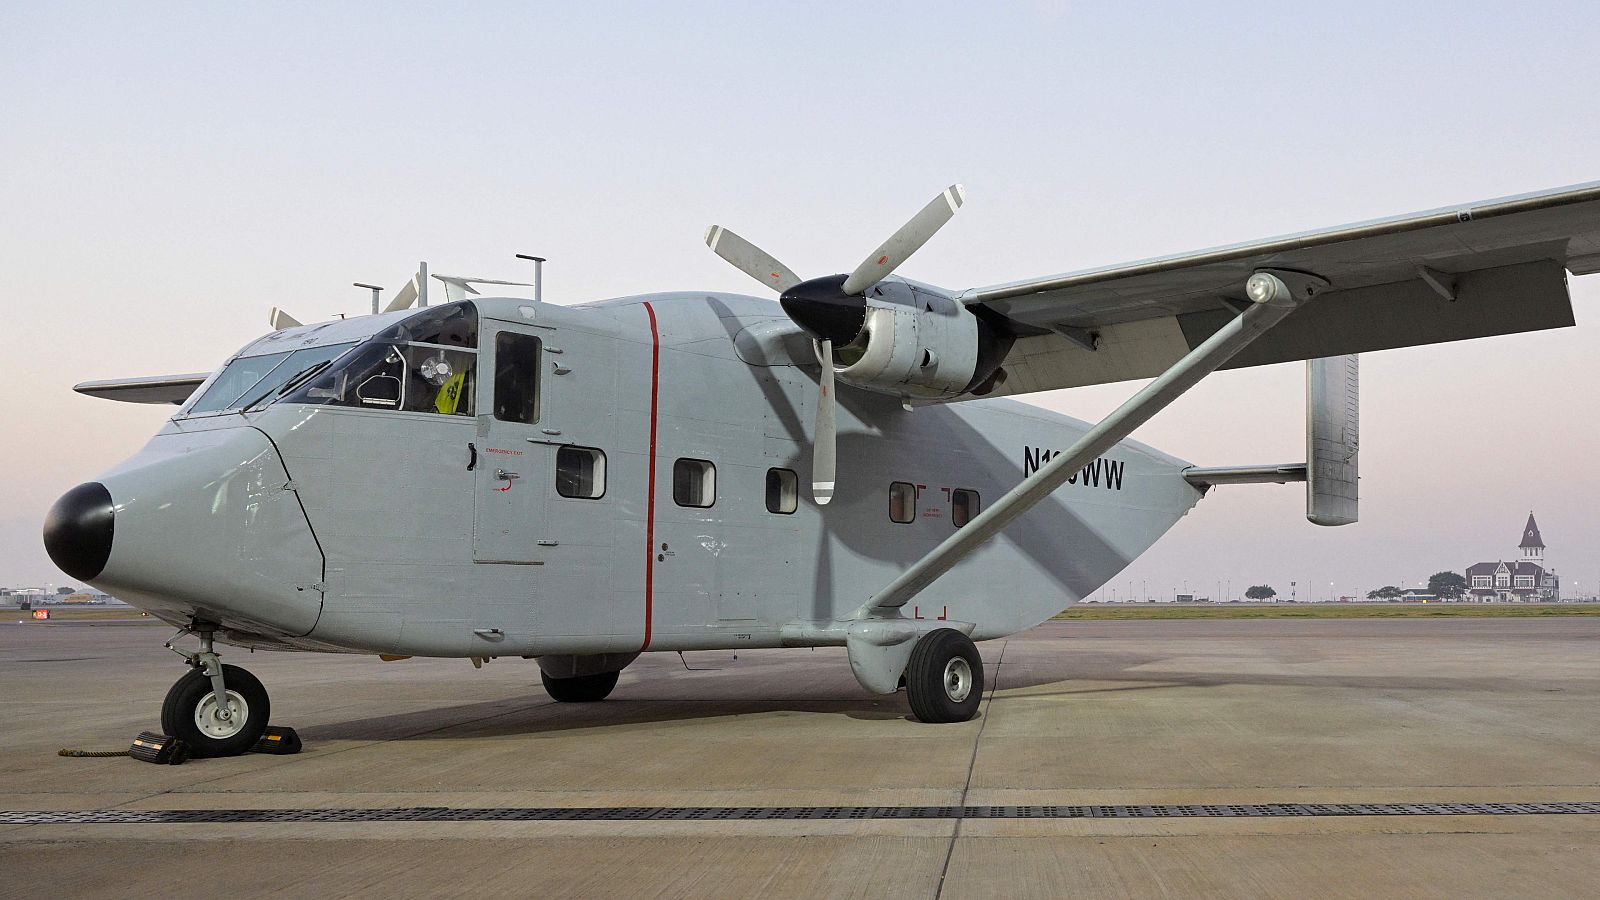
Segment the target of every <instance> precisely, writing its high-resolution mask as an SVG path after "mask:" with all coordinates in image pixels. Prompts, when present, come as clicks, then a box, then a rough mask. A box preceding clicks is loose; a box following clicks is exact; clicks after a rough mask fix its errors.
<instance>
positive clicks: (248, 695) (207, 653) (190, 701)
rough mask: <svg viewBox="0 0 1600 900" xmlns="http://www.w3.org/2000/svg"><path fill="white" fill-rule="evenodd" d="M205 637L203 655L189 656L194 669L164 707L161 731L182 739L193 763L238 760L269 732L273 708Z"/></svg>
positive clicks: (256, 684)
mask: <svg viewBox="0 0 1600 900" xmlns="http://www.w3.org/2000/svg"><path fill="white" fill-rule="evenodd" d="M199 636H200V652H198V653H195V654H192V655H190V654H185V655H186V656H187V657H188V660H189V664H190V665H191V666H193V668H191V669H190V670H189V671H188V672H187V673H185V674H184V676H183V677H182V678H179V679H178V681H177V683H176V684H174V685H173V686H172V689H171V690H169V691H167V699H166V701H165V702H163V703H162V704H161V730H162V732H164V733H166V734H168V735H171V736H172V737H175V738H182V739H183V741H184V743H186V744H188V745H189V755H190V756H191V757H194V758H204V757H218V756H238V755H239V754H241V753H243V752H245V751H246V750H249V749H250V748H251V747H253V746H255V744H256V741H259V740H260V739H261V735H262V734H263V733H265V732H266V730H267V720H268V719H269V718H270V717H271V715H272V704H271V702H270V701H268V699H267V689H266V688H264V687H262V686H261V682H260V681H258V680H257V679H256V677H255V676H254V675H251V674H250V673H249V672H248V671H246V670H245V669H241V668H239V667H238V666H225V665H223V664H222V661H221V660H219V659H218V658H217V654H216V652H215V651H214V650H213V649H212V641H211V638H212V635H211V632H209V631H203V632H199ZM167 646H168V647H171V646H172V645H171V643H170V642H169V643H168V644H167Z"/></svg>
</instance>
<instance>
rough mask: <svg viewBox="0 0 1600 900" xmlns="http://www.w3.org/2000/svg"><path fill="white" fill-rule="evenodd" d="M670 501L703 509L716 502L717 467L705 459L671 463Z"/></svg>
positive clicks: (682, 460)
mask: <svg viewBox="0 0 1600 900" xmlns="http://www.w3.org/2000/svg"><path fill="white" fill-rule="evenodd" d="M672 502H674V503H676V504H678V505H679V506H693V507H697V508H700V509H705V508H706V507H709V506H710V505H711V504H713V503H715V502H717V467H716V466H714V465H712V464H711V461H710V460H705V459H680V460H678V461H677V462H675V463H673V464H672Z"/></svg>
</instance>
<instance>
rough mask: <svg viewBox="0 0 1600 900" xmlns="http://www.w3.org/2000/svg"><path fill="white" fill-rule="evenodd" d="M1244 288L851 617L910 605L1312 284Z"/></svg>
mask: <svg viewBox="0 0 1600 900" xmlns="http://www.w3.org/2000/svg"><path fill="white" fill-rule="evenodd" d="M1296 281H1298V279H1296ZM1245 293H1246V294H1247V295H1248V296H1249V298H1250V299H1251V301H1253V302H1252V303H1251V305H1250V308H1249V309H1246V310H1245V311H1244V312H1242V313H1240V314H1239V315H1238V316H1236V317H1234V319H1233V320H1232V321H1230V322H1228V324H1226V325H1224V326H1222V328H1220V329H1218V330H1217V332H1216V333H1215V334H1213V335H1212V336H1211V337H1209V338H1207V339H1206V341H1205V342H1204V343H1202V344H1201V345H1200V346H1198V347H1196V348H1194V349H1193V350H1191V351H1189V353H1188V355H1187V356H1184V357H1183V358H1182V359H1180V360H1178V361H1177V362H1176V363H1173V365H1172V367H1171V368H1169V369H1167V370H1166V371H1165V372H1163V373H1161V375H1160V377H1158V378H1156V380H1154V381H1152V382H1150V383H1149V384H1148V385H1145V387H1144V389H1143V390H1141V391H1139V393H1137V394H1134V395H1133V397H1132V398H1130V399H1129V400H1128V401H1127V402H1126V403H1124V404H1122V405H1121V406H1119V407H1117V409H1116V411H1115V412H1113V413H1112V414H1111V415H1109V416H1106V417H1105V419H1103V420H1101V422H1100V424H1098V425H1096V426H1094V427H1093V428H1091V429H1089V430H1088V431H1087V432H1085V433H1084V435H1083V437H1081V438H1079V439H1078V440H1077V442H1076V443H1074V444H1073V445H1072V446H1071V447H1070V448H1068V449H1067V450H1066V451H1064V452H1062V453H1060V454H1057V455H1056V456H1054V457H1051V459H1050V462H1048V463H1046V464H1045V465H1044V466H1042V467H1040V468H1039V470H1038V471H1036V472H1034V473H1033V474H1032V475H1030V476H1028V477H1027V478H1025V479H1023V481H1022V483H1021V484H1018V485H1017V486H1016V487H1014V488H1012V489H1011V490H1010V491H1008V492H1007V493H1006V495H1005V496H1004V497H1001V498H1000V499H999V500H997V501H996V502H995V503H994V505H993V506H990V507H989V508H988V509H985V510H984V511H983V512H980V513H979V514H978V515H977V516H975V517H973V519H972V521H970V522H968V523H967V524H966V526H965V527H963V528H961V529H959V530H957V531H956V532H955V533H954V534H952V535H950V536H949V537H948V538H945V540H944V541H943V542H942V543H940V544H939V546H937V547H935V548H934V549H933V550H932V551H931V552H929V553H928V555H926V556H924V557H923V558H922V559H919V560H917V561H916V562H915V563H914V564H912V566H911V567H910V568H908V569H906V570H905V571H904V572H902V573H900V576H899V577H898V578H896V579H895V580H894V581H892V582H890V583H889V585H888V587H885V588H884V589H883V590H881V591H879V592H878V593H877V594H874V595H873V597H872V599H870V600H868V601H867V602H866V604H865V605H863V606H862V607H861V608H860V609H858V610H856V611H855V613H853V614H852V615H851V616H850V618H851V619H871V618H876V617H878V616H880V615H881V613H880V612H879V610H883V609H895V608H899V607H901V606H904V605H905V604H906V602H907V601H908V600H910V599H911V598H912V597H915V596H916V595H917V594H919V593H921V592H922V590H923V589H924V588H926V587H927V586H928V585H930V584H932V583H933V582H934V581H935V580H937V579H938V578H939V576H941V575H943V574H944V573H946V572H948V571H950V570H951V569H952V568H954V567H955V565H956V564H957V563H959V562H960V561H961V560H963V559H965V558H966V557H967V556H968V555H970V554H971V553H972V552H973V551H974V550H976V549H977V548H978V547H979V546H981V545H982V544H984V543H985V542H986V541H988V540H989V539H990V538H992V537H994V536H995V535H997V534H999V533H1000V532H1001V531H1003V530H1004V529H1005V527H1006V526H1007V525H1010V524H1011V523H1012V522H1015V521H1016V520H1017V519H1018V518H1020V517H1021V516H1022V515H1023V514H1024V513H1026V512H1027V511H1028V510H1030V509H1032V508H1033V507H1034V506H1035V505H1036V504H1037V503H1039V501H1041V500H1043V499H1045V498H1046V497H1048V496H1050V495H1051V494H1052V493H1053V492H1054V491H1055V490H1056V488H1059V487H1061V486H1062V485H1063V484H1066V482H1067V479H1068V478H1070V477H1071V476H1072V475H1073V474H1074V473H1076V472H1077V471H1078V470H1080V469H1082V468H1083V467H1084V466H1086V465H1088V464H1089V463H1090V462H1091V461H1092V460H1094V459H1095V457H1098V456H1100V455H1101V454H1102V453H1105V452H1106V451H1107V450H1109V449H1111V448H1112V447H1113V446H1115V445H1116V444H1117V443H1118V442H1119V441H1121V440H1122V439H1123V438H1126V437H1127V436H1128V435H1129V434H1131V433H1132V432H1133V430H1134V429H1136V428H1138V427H1139V426H1140V425H1143V424H1144V423H1145V422H1147V421H1149V419H1150V417H1152V416H1154V415H1155V414H1156V413H1158V412H1160V411H1161V410H1162V409H1164V408H1166V406H1167V404H1169V403H1171V402H1172V401H1174V400H1176V399H1178V398H1179V397H1180V396H1182V395H1183V394H1184V393H1185V392H1187V391H1188V390H1189V389H1190V388H1192V387H1194V386H1195V385H1196V384H1198V383H1199V382H1200V380H1201V379H1203V378H1205V377H1206V376H1207V375H1209V374H1211V373H1212V372H1214V371H1216V370H1217V369H1218V368H1220V367H1221V366H1222V365H1223V364H1224V363H1226V362H1227V361H1228V360H1229V359H1231V358H1232V357H1233V355H1234V354H1236V353H1238V352H1239V351H1240V350H1243V349H1244V348H1245V347H1246V346H1248V345H1249V344H1250V342H1251V341H1254V340H1255V339H1256V338H1259V337H1260V336H1262V335H1263V334H1265V333H1267V332H1268V331H1269V330H1271V328H1272V326H1274V325H1276V324H1278V322H1280V321H1281V320H1282V319H1283V317H1284V316H1287V315H1288V314H1289V313H1291V312H1294V311H1295V309H1296V308H1297V307H1298V306H1299V303H1300V301H1301V300H1302V299H1304V298H1305V297H1306V296H1308V292H1307V290H1306V285H1302V284H1299V283H1297V284H1296V285H1295V289H1293V290H1291V288H1290V287H1289V286H1288V285H1287V284H1285V283H1284V280H1283V279H1282V278H1279V277H1278V275H1274V274H1271V273H1268V272H1257V273H1255V274H1254V275H1252V276H1250V279H1249V281H1248V282H1246V285H1245Z"/></svg>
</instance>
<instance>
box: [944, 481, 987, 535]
mask: <svg viewBox="0 0 1600 900" xmlns="http://www.w3.org/2000/svg"><path fill="white" fill-rule="evenodd" d="M979 508H980V507H979V506H978V492H977V491H969V490H967V489H966V488H956V489H955V490H954V491H952V492H951V493H950V524H951V525H954V526H955V527H957V528H960V527H961V526H963V525H965V524H967V523H968V522H971V521H972V517H973V516H975V515H977V514H978V510H979Z"/></svg>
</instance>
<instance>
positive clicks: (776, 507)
mask: <svg viewBox="0 0 1600 900" xmlns="http://www.w3.org/2000/svg"><path fill="white" fill-rule="evenodd" d="M799 506H800V476H798V475H796V474H795V473H793V472H791V471H789V470H788V469H768V470H767V512H769V513H777V514H778V515H780V516H787V515H789V514H791V513H793V512H794V511H795V510H796V509H797V508H799Z"/></svg>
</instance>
